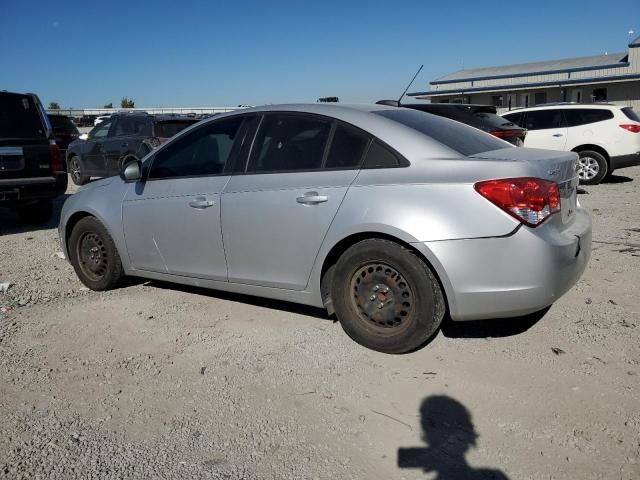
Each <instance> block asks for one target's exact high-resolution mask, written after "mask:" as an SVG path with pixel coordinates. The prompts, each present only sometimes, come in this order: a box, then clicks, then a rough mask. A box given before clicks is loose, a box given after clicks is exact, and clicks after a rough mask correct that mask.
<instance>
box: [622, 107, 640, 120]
mask: <svg viewBox="0 0 640 480" xmlns="http://www.w3.org/2000/svg"><path fill="white" fill-rule="evenodd" d="M622 113H624V114H625V115H626V116H627V118H628V119H629V120H633V121H634V122H640V115H638V114H637V113H636V112H635V110H634V109H633V108H631V107H625V108H623V109H622Z"/></svg>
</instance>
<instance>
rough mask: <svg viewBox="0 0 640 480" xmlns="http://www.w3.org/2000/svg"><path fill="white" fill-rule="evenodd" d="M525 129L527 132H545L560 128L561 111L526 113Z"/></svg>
mask: <svg viewBox="0 0 640 480" xmlns="http://www.w3.org/2000/svg"><path fill="white" fill-rule="evenodd" d="M526 118H527V119H526V125H525V128H527V129H528V130H547V129H549V128H560V127H561V126H562V111H561V110H534V111H532V112H527V117H526Z"/></svg>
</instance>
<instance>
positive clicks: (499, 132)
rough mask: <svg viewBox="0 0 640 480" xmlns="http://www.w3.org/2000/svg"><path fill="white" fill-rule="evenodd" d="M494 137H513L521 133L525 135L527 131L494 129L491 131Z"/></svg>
mask: <svg viewBox="0 0 640 480" xmlns="http://www.w3.org/2000/svg"><path fill="white" fill-rule="evenodd" d="M489 133H490V134H491V135H493V136H494V137H498V138H511V137H519V136H520V135H522V136H524V135H525V133H524V131H522V130H494V131H492V132H489Z"/></svg>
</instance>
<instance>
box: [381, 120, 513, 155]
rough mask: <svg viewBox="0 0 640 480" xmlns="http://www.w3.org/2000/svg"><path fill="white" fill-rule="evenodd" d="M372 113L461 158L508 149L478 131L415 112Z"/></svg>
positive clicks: (506, 146) (501, 143)
mask: <svg viewBox="0 0 640 480" xmlns="http://www.w3.org/2000/svg"><path fill="white" fill-rule="evenodd" d="M375 113H376V114H378V115H381V116H383V117H385V118H388V119H391V120H394V121H396V122H398V123H401V124H403V125H406V126H407V127H411V128H413V129H414V130H417V131H418V132H420V133H423V134H425V135H427V136H428V137H431V138H433V139H434V140H436V141H437V142H440V143H441V144H443V145H445V146H447V147H449V148H450V149H452V150H454V151H456V152H458V153H460V154H461V155H465V156H468V155H475V154H477V153H482V152H488V151H491V150H499V149H501V148H508V145H507V144H506V142H503V141H502V140H498V139H497V138H496V137H494V136H492V135H490V134H488V133H485V132H483V131H481V130H478V129H477V128H473V127H470V126H468V125H463V124H461V123H457V122H452V121H451V120H448V119H446V118H442V117H438V116H435V115H429V114H428V113H423V112H419V111H417V110H381V111H377V112H375Z"/></svg>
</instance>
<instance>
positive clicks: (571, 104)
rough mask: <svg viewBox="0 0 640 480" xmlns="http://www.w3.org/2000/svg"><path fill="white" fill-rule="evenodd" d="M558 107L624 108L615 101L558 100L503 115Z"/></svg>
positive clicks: (510, 111) (521, 108) (514, 110)
mask: <svg viewBox="0 0 640 480" xmlns="http://www.w3.org/2000/svg"><path fill="white" fill-rule="evenodd" d="M557 108H568V109H573V108H600V109H603V110H611V109H612V108H624V107H622V106H620V105H614V104H613V103H600V102H598V103H574V102H558V103H545V104H544V105H536V106H535V107H517V108H512V109H511V110H509V111H508V112H503V113H502V115H506V114H507V113H514V112H529V111H532V110H550V109H557Z"/></svg>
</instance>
